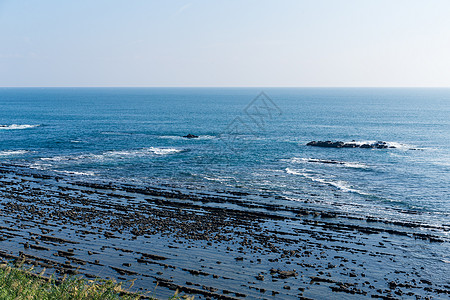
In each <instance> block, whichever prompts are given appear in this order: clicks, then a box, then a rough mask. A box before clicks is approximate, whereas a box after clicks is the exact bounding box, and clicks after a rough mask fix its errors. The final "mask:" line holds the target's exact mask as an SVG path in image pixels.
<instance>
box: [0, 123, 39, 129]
mask: <svg viewBox="0 0 450 300" xmlns="http://www.w3.org/2000/svg"><path fill="white" fill-rule="evenodd" d="M39 126H41V125H39V124H37V125H29V124H22V125H18V124H11V125H0V130H17V129H28V128H35V127H39Z"/></svg>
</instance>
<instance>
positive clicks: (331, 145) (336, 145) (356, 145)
mask: <svg viewBox="0 0 450 300" xmlns="http://www.w3.org/2000/svg"><path fill="white" fill-rule="evenodd" d="M306 146H315V147H325V148H366V149H386V148H395V146H389V145H388V144H387V143H386V142H383V141H378V142H374V143H357V142H356V141H351V142H347V143H346V142H342V141H337V142H332V141H312V142H309V143H307V144H306Z"/></svg>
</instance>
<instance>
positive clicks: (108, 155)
mask: <svg viewBox="0 0 450 300" xmlns="http://www.w3.org/2000/svg"><path fill="white" fill-rule="evenodd" d="M182 151H184V150H183V149H176V148H158V147H150V148H144V149H139V150H125V151H107V152H104V153H102V154H92V153H90V154H81V155H75V156H70V155H67V156H53V157H43V158H41V160H43V161H54V162H62V161H78V160H97V161H102V160H111V159H124V158H130V157H144V156H149V155H157V156H163V155H169V154H175V153H179V152H182Z"/></svg>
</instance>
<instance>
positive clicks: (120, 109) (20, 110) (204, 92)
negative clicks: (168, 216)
mask: <svg viewBox="0 0 450 300" xmlns="http://www.w3.org/2000/svg"><path fill="white" fill-rule="evenodd" d="M261 92H264V94H260V93H261ZM189 133H191V134H195V135H199V138H198V139H186V138H183V137H182V136H184V135H186V134H189ZM313 140H332V141H336V140H340V141H352V140H355V141H359V142H365V141H380V140H381V141H386V142H388V143H389V144H390V145H392V146H395V148H389V149H330V148H318V147H309V146H306V143H307V142H309V141H313ZM330 161H332V162H334V163H327V162H330ZM0 163H2V164H11V163H12V164H17V165H21V166H26V167H28V168H31V169H34V170H38V171H42V172H49V173H56V174H58V175H60V176H70V177H74V178H77V179H79V180H86V181H96V180H101V181H115V182H116V181H117V182H122V183H132V184H138V185H144V186H145V185H149V186H155V185H161V186H166V185H170V186H175V187H179V188H189V189H194V190H195V189H198V190H201V191H221V190H227V191H240V192H248V193H251V194H253V195H258V196H255V197H256V198H255V199H256V200H255V201H261V202H267V201H272V203H273V204H275V205H290V206H299V207H305V206H306V207H320V208H321V209H329V210H333V211H338V212H342V213H349V214H356V215H364V216H367V215H374V216H377V217H380V218H386V219H389V220H397V219H400V220H411V221H420V222H425V223H429V224H434V225H450V196H449V195H450V188H449V187H450V176H449V174H450V89H387V88H386V89H370V88H361V89H357V88H348V89H347V88H341V89H334V88H317V89H315V88H304V89H302V88H267V89H263V90H261V89H256V88H2V89H0ZM275 195H276V196H279V197H277V198H273V197H267V196H275ZM258 197H259V198H258ZM274 199H276V200H274Z"/></svg>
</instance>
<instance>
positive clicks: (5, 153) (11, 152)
mask: <svg viewBox="0 0 450 300" xmlns="http://www.w3.org/2000/svg"><path fill="white" fill-rule="evenodd" d="M28 152H29V151H27V150H6V151H0V156H2V157H3V156H16V155H23V154H26V153H28Z"/></svg>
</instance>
